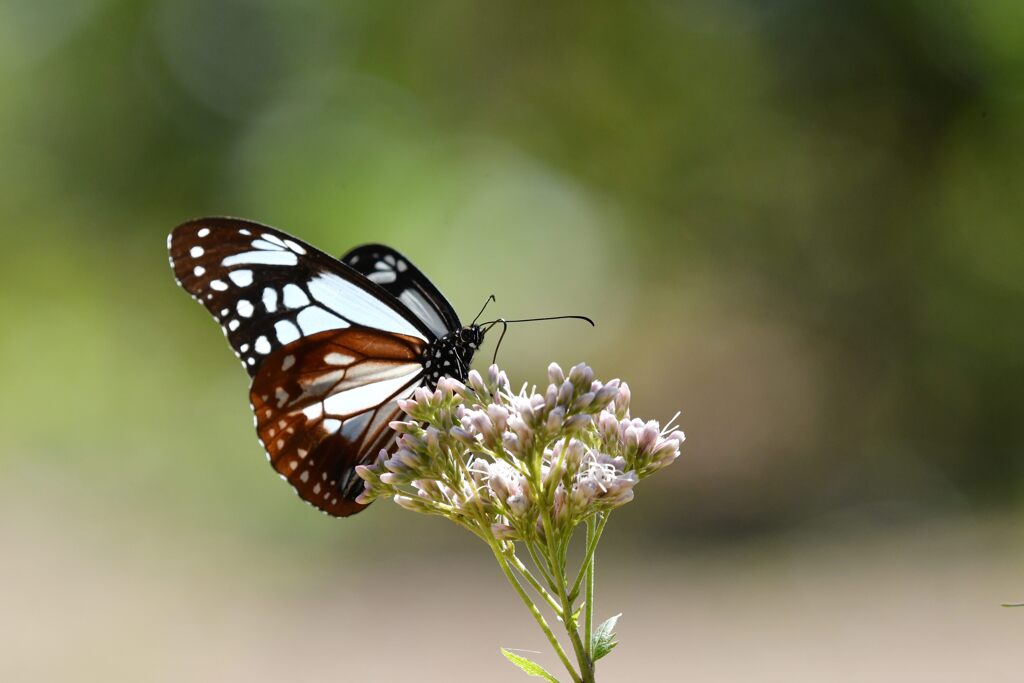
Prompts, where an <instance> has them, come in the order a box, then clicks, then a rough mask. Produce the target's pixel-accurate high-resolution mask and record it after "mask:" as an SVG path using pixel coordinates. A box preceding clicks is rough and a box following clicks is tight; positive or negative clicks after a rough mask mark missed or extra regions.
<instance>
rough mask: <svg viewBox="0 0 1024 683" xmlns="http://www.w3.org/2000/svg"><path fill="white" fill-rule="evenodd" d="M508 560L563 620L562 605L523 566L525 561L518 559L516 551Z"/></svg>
mask: <svg viewBox="0 0 1024 683" xmlns="http://www.w3.org/2000/svg"><path fill="white" fill-rule="evenodd" d="M508 558H509V559H510V560H511V564H512V566H513V567H515V569H516V571H518V572H519V574H520V575H522V577H523V578H524V579H526V581H527V582H528V583H529V584H530V586H531V587H532V588H533V590H535V591H537V594H538V595H540V596H541V597H542V598H544V601H545V602H546V603H548V605H550V607H551V609H552V610H554V612H555V614H556V615H558V617H560V618H561V616H562V607H561V605H559V604H558V601H557V600H555V599H554V598H553V597H552V596H551V593H549V592H547V591H546V590H545V589H544V586H542V585H541V584H540V582H539V581H537V579H536V577H534V575H533V573H532V572H531V571H530V570H529V568H528V567H527V566H526V565H525V564H523V561H522V560H520V559H519V558H518V557H516V554H515V550H513V551H512V554H511V555H508Z"/></svg>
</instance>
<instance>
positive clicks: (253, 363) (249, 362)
mask: <svg viewBox="0 0 1024 683" xmlns="http://www.w3.org/2000/svg"><path fill="white" fill-rule="evenodd" d="M245 362H246V363H248V364H249V365H256V359H255V358H246V359H245Z"/></svg>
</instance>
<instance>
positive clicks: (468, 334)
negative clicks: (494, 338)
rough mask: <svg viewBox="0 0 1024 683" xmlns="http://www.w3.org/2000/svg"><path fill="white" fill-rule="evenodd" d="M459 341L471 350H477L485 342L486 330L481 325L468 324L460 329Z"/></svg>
mask: <svg viewBox="0 0 1024 683" xmlns="http://www.w3.org/2000/svg"><path fill="white" fill-rule="evenodd" d="M459 341H460V342H461V343H462V344H463V345H464V346H465V347H466V348H467V349H468V350H470V352H473V351H476V350H477V349H479V348H480V345H481V344H483V343H484V330H483V328H482V327H480V326H479V325H466V326H465V327H463V328H462V329H461V330H459Z"/></svg>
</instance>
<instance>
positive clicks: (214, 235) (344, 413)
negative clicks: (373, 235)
mask: <svg viewBox="0 0 1024 683" xmlns="http://www.w3.org/2000/svg"><path fill="white" fill-rule="evenodd" d="M168 250H169V252H170V263H171V267H172V269H173V270H174V274H175V278H176V280H177V282H178V284H179V285H181V287H183V288H184V289H185V290H186V291H188V292H189V293H190V294H191V295H192V297H193V298H194V299H195V300H196V301H198V302H199V303H201V304H202V305H203V306H205V307H206V309H207V310H208V311H209V312H210V313H211V315H213V317H214V319H215V320H216V321H217V322H219V323H220V325H221V328H222V330H223V332H224V334H225V336H226V337H227V338H228V342H229V343H230V345H231V347H232V349H233V350H234V352H235V355H236V356H238V358H239V360H241V362H242V365H243V367H244V368H245V369H246V371H247V372H248V373H249V375H250V377H251V378H252V383H251V386H250V392H249V399H250V404H251V406H252V409H253V413H254V416H255V424H256V429H257V433H258V435H259V440H260V443H261V444H262V445H263V447H264V448H265V450H266V452H267V458H268V459H269V460H270V462H271V464H272V465H273V467H274V469H275V470H276V471H277V472H278V473H279V474H280V475H281V477H282V478H284V479H285V480H287V481H288V482H289V483H290V484H291V485H292V486H293V487H294V488H295V490H296V491H297V493H298V494H299V496H300V497H302V498H303V499H304V500H306V501H307V502H309V503H311V504H312V505H314V506H315V507H317V508H319V509H321V510H323V511H324V512H326V513H328V514H330V515H334V516H339V517H343V516H348V515H351V514H354V513H356V512H358V511H360V510H361V509H363V507H365V506H364V505H361V504H359V503H356V502H355V499H356V497H358V496H359V494H360V493H361V492H362V489H363V487H362V480H361V479H359V478H358V477H357V476H356V475H355V467H356V466H357V465H360V464H364V463H367V462H370V461H372V460H374V459H375V458H376V457H377V454H378V453H379V452H380V450H381V449H389V448H391V446H392V445H393V444H394V439H395V433H394V432H393V431H392V430H391V429H390V428H389V427H388V425H389V423H390V422H391V421H392V420H395V419H398V417H399V416H400V411H399V409H398V401H399V400H400V399H403V398H407V397H409V396H411V395H412V393H413V392H414V391H415V390H416V389H417V388H419V387H426V388H429V389H433V388H434V387H435V386H436V385H437V382H438V380H439V379H440V378H441V377H444V376H451V377H455V378H457V379H460V380H465V379H466V377H467V376H468V373H469V368H470V363H471V362H472V360H473V355H474V354H475V352H476V351H477V349H479V347H480V344H481V343H482V341H483V336H484V332H483V330H482V329H481V328H480V327H479V326H478V325H475V324H471V325H467V326H463V325H462V323H461V322H460V321H459V317H458V315H457V314H456V313H455V311H454V309H453V308H452V306H451V304H450V303H448V300H447V299H445V298H444V296H443V295H441V294H440V292H439V291H438V290H437V288H436V287H434V285H433V284H432V283H431V282H430V281H429V280H428V279H427V278H426V276H424V275H423V274H422V273H421V272H420V271H419V270H418V269H417V268H416V267H415V266H413V265H412V264H411V263H410V262H409V261H408V259H406V258H405V257H404V256H402V255H401V254H399V253H398V252H396V251H395V250H393V249H390V248H389V247H386V246H383V245H379V244H371V245H365V246H362V247H357V248H356V249H353V250H352V251H350V252H348V253H347V254H345V255H344V256H343V257H342V258H341V259H340V260H339V259H335V258H333V257H331V256H328V255H327V254H325V253H323V252H321V251H319V250H317V249H315V248H314V247H312V246H310V245H308V244H306V243H304V242H302V241H300V240H298V239H296V238H295V237H292V236H290V235H288V234H286V233H283V232H281V231H278V230H275V229H273V228H270V227H268V226H264V225H260V224H258V223H253V222H250V221H244V220H240V219H234V218H203V219H198V220H195V221H190V222H188V223H184V224H182V225H180V226H178V227H177V228H175V229H174V231H172V233H171V235H170V236H169V237H168Z"/></svg>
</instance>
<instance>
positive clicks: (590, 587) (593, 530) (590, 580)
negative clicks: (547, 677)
mask: <svg viewBox="0 0 1024 683" xmlns="http://www.w3.org/2000/svg"><path fill="white" fill-rule="evenodd" d="M595 538H597V520H596V519H594V518H593V517H588V518H587V550H588V551H589V552H588V554H587V556H586V557H585V558H584V563H585V565H586V568H587V594H586V596H585V597H584V598H583V600H584V602H583V635H584V636H585V637H586V639H587V642H586V647H587V660H588V661H590V662H591V663H592V662H593V661H594V650H593V641H594V562H595V561H596V559H597V558H596V557H595V556H594V551H595V550H597V543H596V541H595V542H593V546H591V543H592V541H593V539H595ZM591 665H593V664H591Z"/></svg>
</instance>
